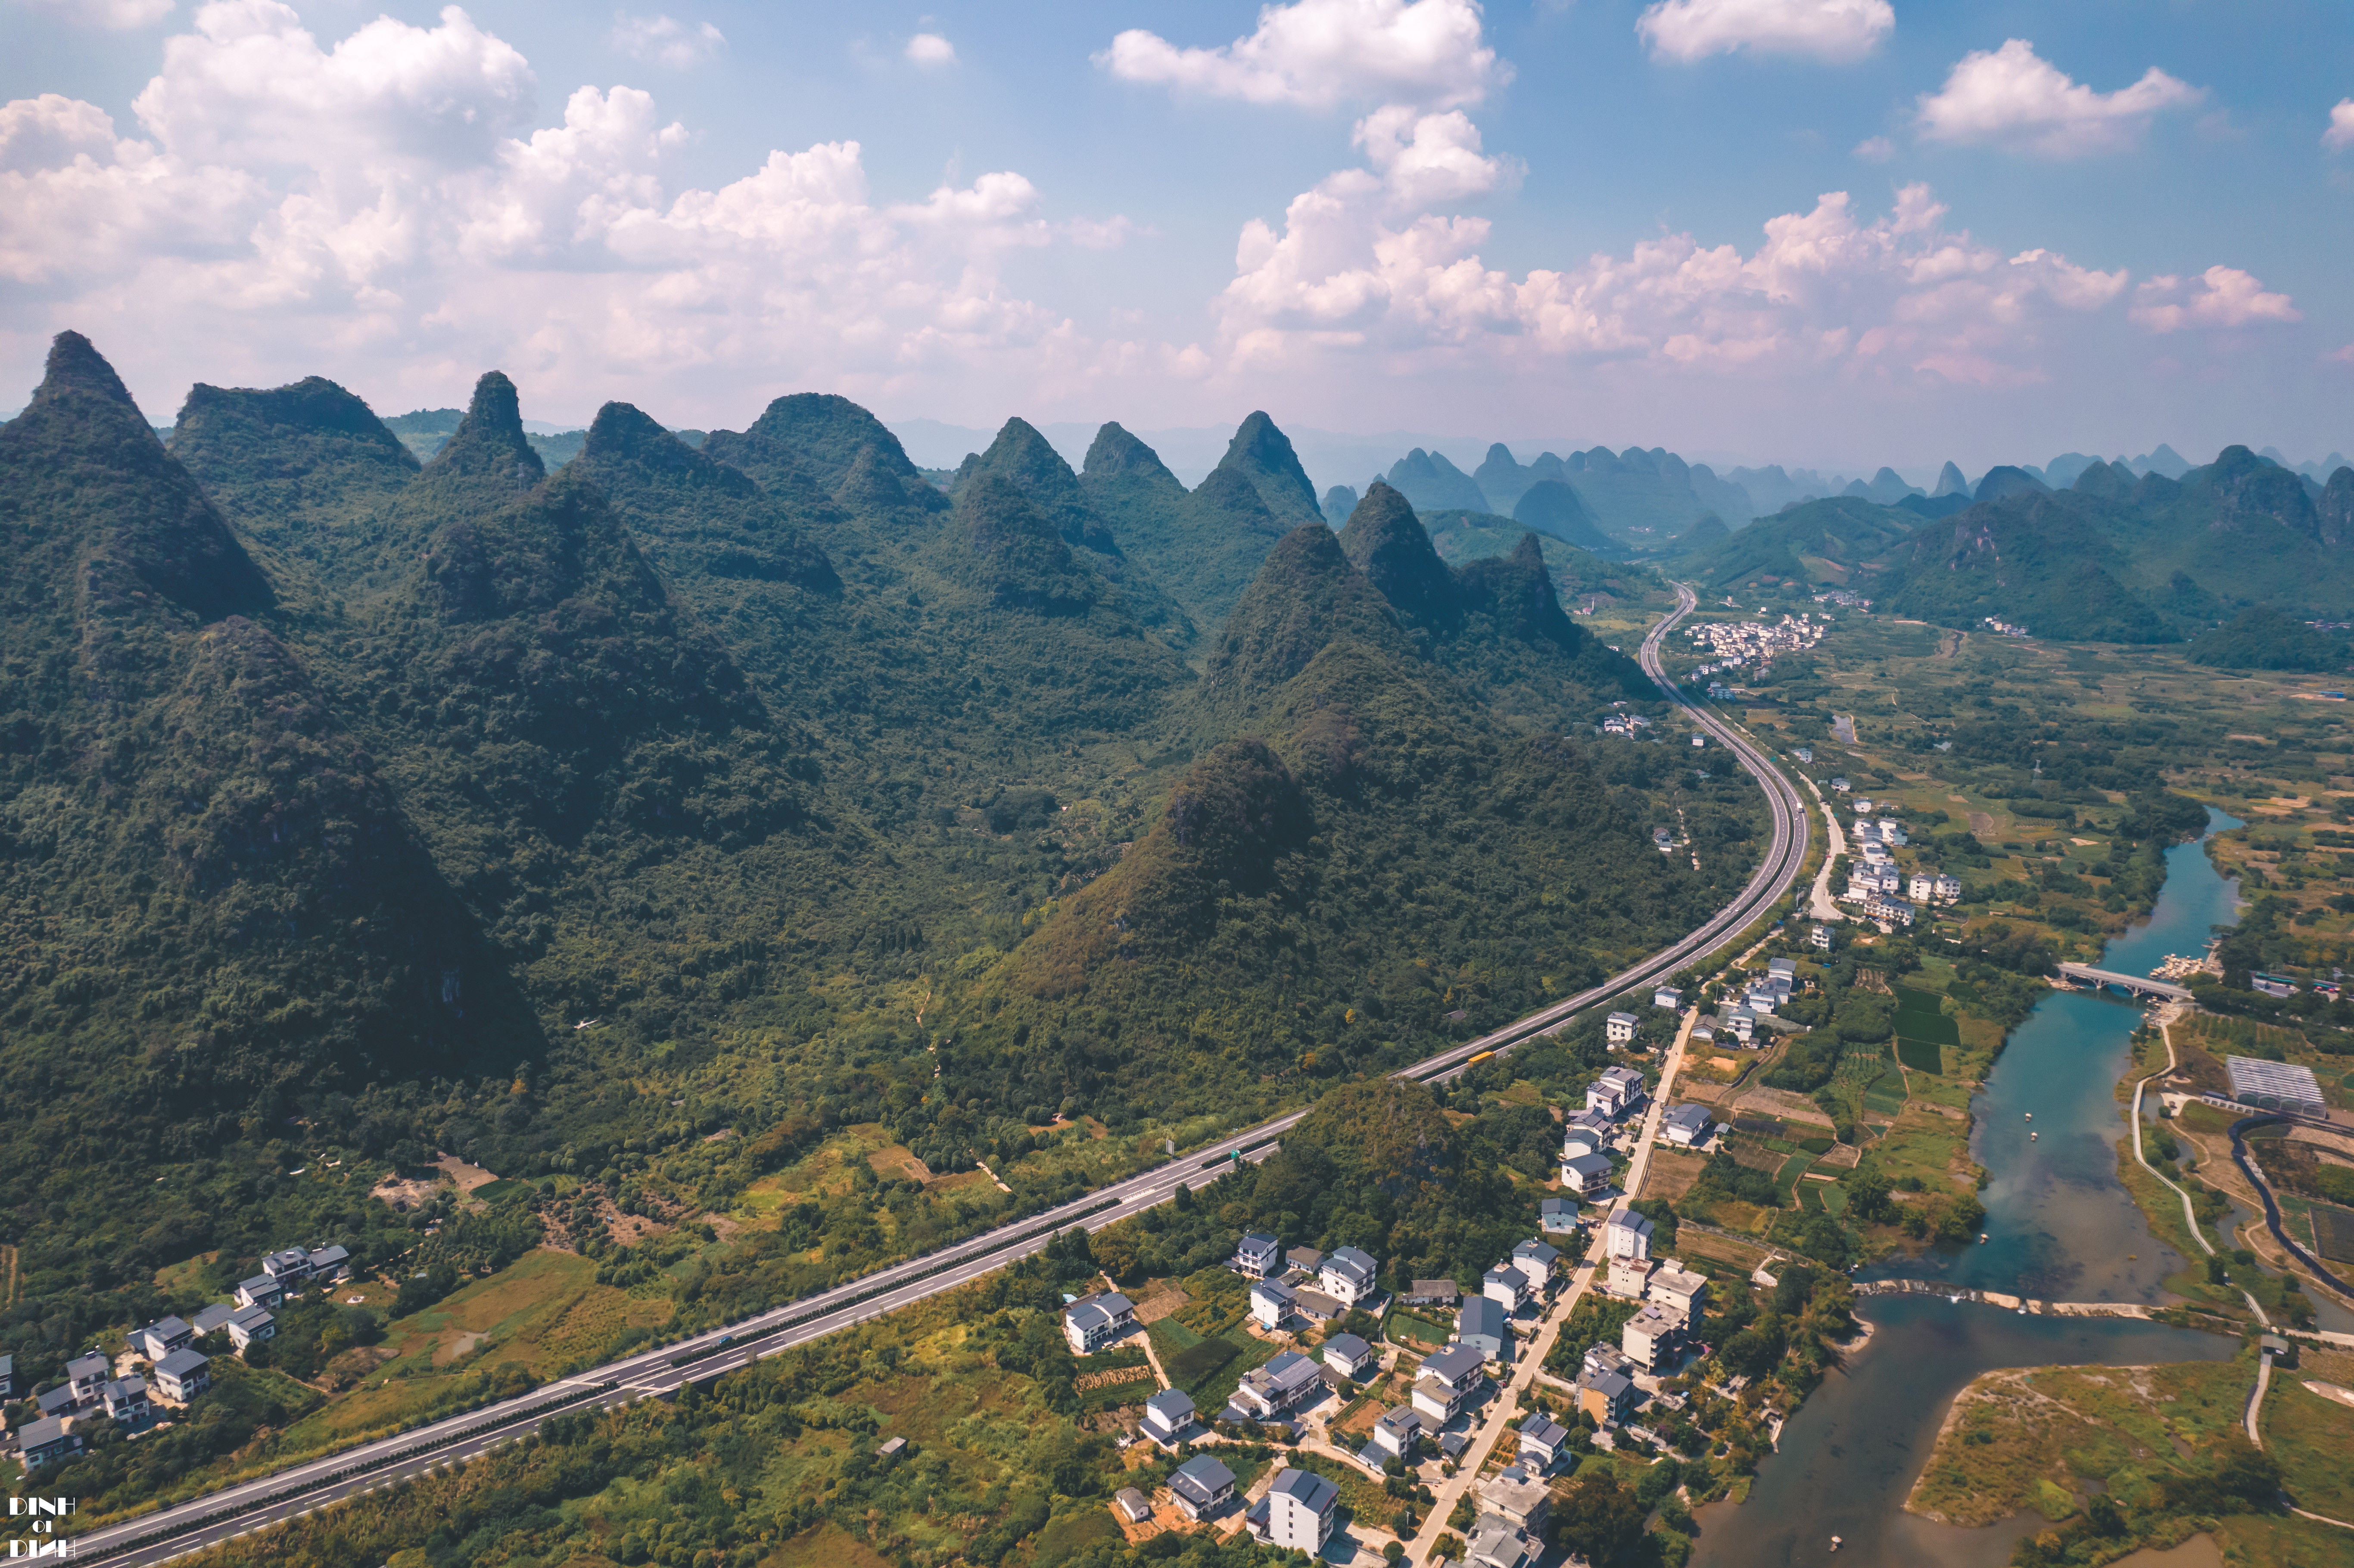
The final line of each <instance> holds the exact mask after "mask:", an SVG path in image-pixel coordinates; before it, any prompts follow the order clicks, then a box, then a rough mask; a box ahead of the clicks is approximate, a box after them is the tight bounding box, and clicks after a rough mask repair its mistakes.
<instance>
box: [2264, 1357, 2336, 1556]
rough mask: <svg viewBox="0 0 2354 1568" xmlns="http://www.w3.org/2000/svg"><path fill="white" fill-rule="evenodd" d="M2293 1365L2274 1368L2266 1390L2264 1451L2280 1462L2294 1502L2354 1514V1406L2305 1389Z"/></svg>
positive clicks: (2323, 1510) (2317, 1509)
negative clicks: (2350, 1460) (2352, 1459)
mask: <svg viewBox="0 0 2354 1568" xmlns="http://www.w3.org/2000/svg"><path fill="white" fill-rule="evenodd" d="M2302 1375H2304V1374H2300V1373H2298V1372H2295V1371H2293V1370H2283V1369H2281V1368H2277V1367H2276V1368H2274V1371H2273V1383H2272V1388H2271V1391H2270V1392H2269V1393H2266V1394H2265V1395H2264V1418H2263V1419H2264V1452H2265V1453H2267V1454H2270V1455H2271V1456H2272V1457H2273V1458H2274V1460H2275V1461H2276V1462H2277V1463H2278V1464H2279V1466H2280V1467H2281V1481H2282V1483H2283V1485H2285V1487H2286V1488H2287V1489H2288V1494H2289V1496H2290V1497H2292V1498H2294V1499H2296V1506H2297V1507H2299V1508H2302V1509H2309V1510H2312V1511H2313V1512H2315V1513H2326V1514H2327V1515H2328V1516H2329V1517H2330V1518H2332V1519H2354V1467H2349V1465H2348V1464H2347V1462H2346V1461H2347V1457H2348V1456H2349V1455H2354V1410H2349V1408H2347V1407H2346V1406H2345V1405H2342V1404H2338V1402H2337V1401H2336V1400H2332V1399H2324V1398H2322V1397H2321V1395H2319V1394H2317V1393H2313V1392H2312V1391H2310V1390H2309V1389H2307V1388H2306V1386H2305V1384H2304V1383H2302V1382H2301V1381H2299V1380H2300V1377H2301V1376H2302Z"/></svg>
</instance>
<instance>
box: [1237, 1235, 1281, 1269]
mask: <svg viewBox="0 0 2354 1568" xmlns="http://www.w3.org/2000/svg"><path fill="white" fill-rule="evenodd" d="M1282 1269H1283V1244H1282V1243H1281V1242H1279V1241H1278V1240H1276V1238H1275V1237H1273V1236H1271V1235H1268V1234H1267V1233H1266V1232H1265V1231H1251V1232H1248V1233H1246V1234H1245V1235H1244V1236H1243V1239H1242V1240H1241V1242H1239V1243H1238V1244H1236V1245H1235V1272H1236V1273H1238V1274H1245V1275H1248V1276H1249V1277H1251V1278H1253V1279H1265V1278H1267V1277H1268V1276H1270V1275H1274V1274H1278V1273H1281V1272H1282Z"/></svg>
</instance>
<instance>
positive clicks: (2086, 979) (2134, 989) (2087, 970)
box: [2060, 964, 2190, 1001]
mask: <svg viewBox="0 0 2354 1568" xmlns="http://www.w3.org/2000/svg"><path fill="white" fill-rule="evenodd" d="M2060 978H2061V979H2062V980H2066V981H2068V982H2069V983H2070V984H2071V985H2079V986H2088V987H2090V988H2092V989H2093V990H2094V991H2099V990H2101V989H2103V988H2104V987H2107V986H2115V987H2116V988H2117V989H2118V990H2120V991H2130V992H2131V993H2133V994H2134V995H2136V996H2147V997H2157V998H2158V999H2160V1000H2161V1001H2190V987H2188V986H2179V985H2176V984H2175V983H2174V982H2173V981H2171V980H2151V979H2150V978H2149V977H2148V976H2147V975H2126V974H2119V973H2118V972H2117V971H2116V970H2115V969H2094V967H2093V966H2092V965H2090V964H2062V965H2061V966H2060Z"/></svg>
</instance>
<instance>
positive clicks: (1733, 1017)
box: [1724, 1007, 1757, 1045]
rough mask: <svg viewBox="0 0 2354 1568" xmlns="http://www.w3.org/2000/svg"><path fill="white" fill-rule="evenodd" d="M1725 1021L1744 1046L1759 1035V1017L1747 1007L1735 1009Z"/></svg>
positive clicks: (1735, 1037)
mask: <svg viewBox="0 0 2354 1568" xmlns="http://www.w3.org/2000/svg"><path fill="white" fill-rule="evenodd" d="M1724 1021H1725V1022H1726V1023H1727V1024H1729V1025H1731V1026H1732V1029H1733V1037H1734V1039H1735V1040H1738V1041H1740V1042H1741V1043H1742V1044H1744V1045H1746V1044H1749V1042H1750V1040H1751V1039H1752V1038H1753V1037H1755V1034H1756V1033H1757V1015H1756V1014H1755V1012H1750V1011H1749V1009H1747V1008H1745V1007H1736V1008H1734V1010H1733V1011H1732V1012H1730V1013H1729V1014H1727V1015H1726V1017H1725V1020H1724Z"/></svg>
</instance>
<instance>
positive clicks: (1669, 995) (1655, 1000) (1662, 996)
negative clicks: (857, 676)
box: [1651, 985, 1684, 1012]
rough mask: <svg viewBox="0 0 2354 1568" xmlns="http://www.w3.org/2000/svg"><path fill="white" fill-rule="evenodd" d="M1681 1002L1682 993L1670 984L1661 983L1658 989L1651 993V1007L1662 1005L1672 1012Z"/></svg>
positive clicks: (1682, 1001) (1682, 1002) (1682, 999)
mask: <svg viewBox="0 0 2354 1568" xmlns="http://www.w3.org/2000/svg"><path fill="white" fill-rule="evenodd" d="M1683 1004H1684V993H1683V992H1681V991H1678V990H1677V989H1676V988H1675V987H1673V986H1671V985H1663V986H1661V987H1660V988H1659V990H1657V991H1653V992H1652V993H1651V1005H1652V1006H1653V1007H1663V1008H1665V1009H1667V1010H1668V1011H1669V1012H1674V1011H1675V1010H1676V1009H1677V1008H1679V1007H1681V1006H1682V1005H1683Z"/></svg>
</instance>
